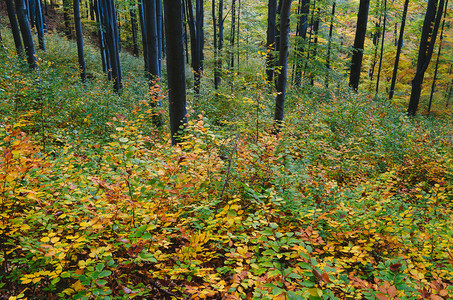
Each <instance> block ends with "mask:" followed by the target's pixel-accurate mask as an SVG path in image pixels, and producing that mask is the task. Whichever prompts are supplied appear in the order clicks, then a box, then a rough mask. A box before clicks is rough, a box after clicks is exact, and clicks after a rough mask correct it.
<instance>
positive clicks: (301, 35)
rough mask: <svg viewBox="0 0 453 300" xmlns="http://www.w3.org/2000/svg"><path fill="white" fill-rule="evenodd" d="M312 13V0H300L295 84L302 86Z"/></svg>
mask: <svg viewBox="0 0 453 300" xmlns="http://www.w3.org/2000/svg"><path fill="white" fill-rule="evenodd" d="M309 13H310V0H302V1H299V23H298V25H297V32H296V36H297V38H296V62H295V68H294V69H295V71H294V84H295V85H296V86H300V85H301V82H302V69H303V56H304V44H305V42H306V39H307V29H308V15H309Z"/></svg>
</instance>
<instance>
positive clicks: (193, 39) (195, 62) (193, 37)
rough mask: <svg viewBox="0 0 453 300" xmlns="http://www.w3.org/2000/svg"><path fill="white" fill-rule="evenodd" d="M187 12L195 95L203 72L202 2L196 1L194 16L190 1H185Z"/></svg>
mask: <svg viewBox="0 0 453 300" xmlns="http://www.w3.org/2000/svg"><path fill="white" fill-rule="evenodd" d="M185 2H186V11H187V17H188V19H187V22H188V24H189V32H190V46H191V54H192V69H193V74H194V81H195V83H194V90H195V94H197V95H198V94H199V93H200V81H201V74H202V72H203V47H204V32H203V18H204V8H203V0H196V3H195V16H194V12H193V5H192V1H191V0H185Z"/></svg>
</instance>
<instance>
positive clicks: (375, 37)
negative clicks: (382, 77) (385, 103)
mask: <svg viewBox="0 0 453 300" xmlns="http://www.w3.org/2000/svg"><path fill="white" fill-rule="evenodd" d="M379 3H380V2H379ZM377 7H378V8H379V5H378V6H377ZM381 22H382V16H381V15H379V22H378V23H374V24H375V26H376V27H375V28H376V30H375V32H374V33H373V34H372V37H373V46H374V56H373V61H372V62H371V66H370V69H369V70H368V78H369V79H370V89H371V86H372V82H373V76H374V69H375V67H376V60H377V53H378V48H379V41H380V40H381Z"/></svg>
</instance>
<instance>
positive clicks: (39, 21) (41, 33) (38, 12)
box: [36, 0, 46, 52]
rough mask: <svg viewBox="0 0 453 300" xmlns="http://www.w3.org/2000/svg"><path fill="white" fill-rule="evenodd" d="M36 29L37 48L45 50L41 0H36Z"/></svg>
mask: <svg viewBox="0 0 453 300" xmlns="http://www.w3.org/2000/svg"><path fill="white" fill-rule="evenodd" d="M36 29H37V31H38V42H39V49H41V50H43V51H44V52H45V51H46V42H45V39H44V12H43V9H42V3H41V0H36Z"/></svg>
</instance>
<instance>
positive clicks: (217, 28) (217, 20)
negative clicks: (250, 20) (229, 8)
mask: <svg viewBox="0 0 453 300" xmlns="http://www.w3.org/2000/svg"><path fill="white" fill-rule="evenodd" d="M212 20H213V25H214V28H213V29H214V87H215V89H218V88H219V86H220V83H221V81H222V77H221V76H222V49H223V24H224V19H223V0H219V4H218V16H217V17H216V9H215V0H212Z"/></svg>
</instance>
